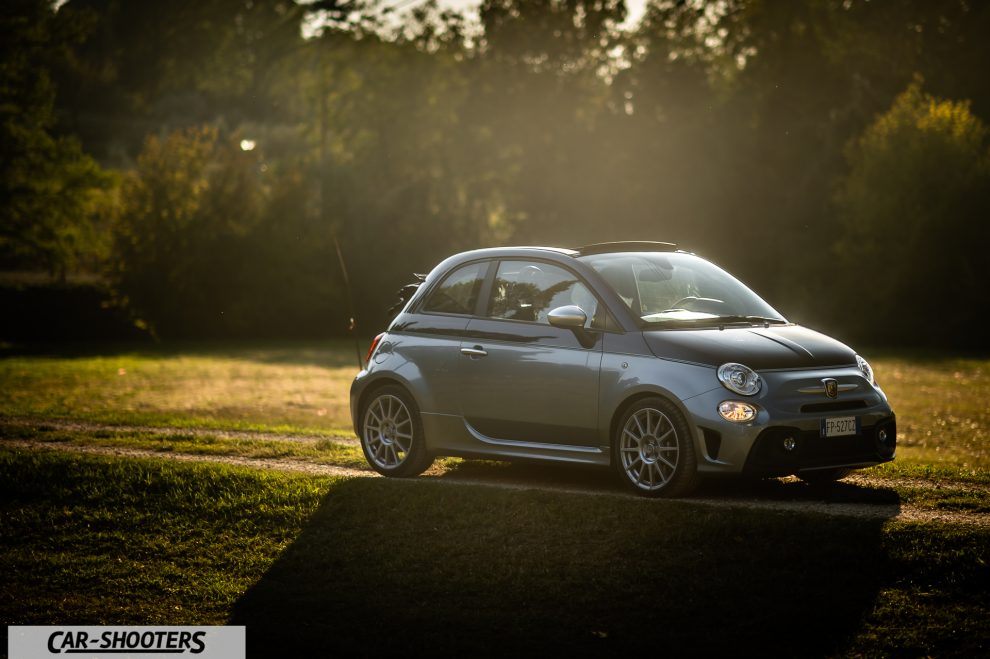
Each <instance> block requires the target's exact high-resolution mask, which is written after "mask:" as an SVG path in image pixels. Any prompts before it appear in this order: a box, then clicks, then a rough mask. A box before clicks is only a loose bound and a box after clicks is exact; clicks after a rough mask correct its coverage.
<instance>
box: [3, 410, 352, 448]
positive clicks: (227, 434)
mask: <svg viewBox="0 0 990 659" xmlns="http://www.w3.org/2000/svg"><path fill="white" fill-rule="evenodd" d="M0 424H3V425H8V426H19V427H23V428H46V429H53V430H64V431H66V432H135V433H146V434H149V435H189V436H191V437H219V438H222V439H247V440H264V441H274V442H309V443H316V442H322V441H327V440H329V441H332V442H337V443H338V444H350V445H351V446H357V443H358V441H357V439H356V438H354V437H344V436H342V435H305V434H302V435H296V434H289V433H272V432H262V431H255V430H213V429H211V428H176V427H167V426H130V425H114V424H111V423H90V422H87V421H63V420H48V419H45V420H39V419H36V418H29V417H0Z"/></svg>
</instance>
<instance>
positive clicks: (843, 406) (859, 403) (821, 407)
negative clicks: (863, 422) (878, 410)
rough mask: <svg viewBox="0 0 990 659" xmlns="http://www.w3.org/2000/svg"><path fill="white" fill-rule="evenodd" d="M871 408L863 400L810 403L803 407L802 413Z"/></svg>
mask: <svg viewBox="0 0 990 659" xmlns="http://www.w3.org/2000/svg"><path fill="white" fill-rule="evenodd" d="M864 407H869V404H868V403H867V402H866V401H865V400H862V399H856V400H836V401H831V402H828V403H808V404H807V405H802V406H801V411H802V412H808V413H811V414H815V413H818V412H841V411H843V410H861V409H863V408H864Z"/></svg>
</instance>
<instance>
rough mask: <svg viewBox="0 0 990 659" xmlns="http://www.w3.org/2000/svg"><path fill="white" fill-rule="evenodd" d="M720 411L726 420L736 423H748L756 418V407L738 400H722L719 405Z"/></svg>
mask: <svg viewBox="0 0 990 659" xmlns="http://www.w3.org/2000/svg"><path fill="white" fill-rule="evenodd" d="M718 413H719V414H720V415H721V416H722V418H723V419H725V420H726V421H733V422H735V423H746V422H747V421H752V420H753V419H755V418H756V408H755V407H753V406H752V405H750V404H749V403H743V402H741V401H738V400H726V401H722V402H721V403H719V405H718Z"/></svg>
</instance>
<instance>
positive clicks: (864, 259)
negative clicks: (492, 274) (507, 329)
mask: <svg viewBox="0 0 990 659" xmlns="http://www.w3.org/2000/svg"><path fill="white" fill-rule="evenodd" d="M6 4H7V6H8V9H5V11H4V12H3V14H2V16H0V67H2V68H0V149H2V153H3V165H2V168H3V169H2V180H0V213H2V226H0V266H2V267H3V269H5V270H25V269H43V270H45V271H46V272H49V273H50V274H51V275H52V276H53V277H55V278H56V279H58V278H64V277H66V276H67V274H68V275H71V274H72V273H78V272H99V273H102V274H103V275H104V276H105V277H106V281H107V282H109V284H108V285H109V287H110V289H111V290H112V293H113V299H114V300H115V301H116V303H117V304H118V305H123V306H124V307H125V308H126V309H128V311H129V313H130V314H131V315H132V316H133V317H134V318H136V319H139V320H140V321H141V322H143V323H146V324H147V325H148V326H149V327H151V328H153V329H154V331H155V332H156V333H158V334H159V335H161V336H165V337H169V336H175V337H177V336H217V337H227V336H243V337H258V336H281V337H289V336H323V335H326V334H337V333H342V332H343V331H344V328H345V327H346V319H347V318H348V316H349V315H350V312H349V310H348V303H347V299H346V297H347V296H346V293H345V289H344V286H343V281H342V274H341V270H340V268H339V266H338V264H337V260H336V251H335V246H336V244H339V245H340V246H341V248H342V251H343V253H344V256H345V259H346V262H347V268H348V270H349V274H350V276H351V280H352V284H353V292H354V305H355V307H356V310H355V312H356V315H357V318H358V323H359V330H360V331H362V332H363V333H366V334H370V333H373V332H374V331H377V330H378V329H379V327H380V326H381V324H382V323H383V316H384V311H383V310H384V309H385V308H387V307H388V306H389V304H390V302H391V301H392V298H393V294H394V290H395V289H396V288H398V286H399V285H401V284H403V283H405V282H406V281H408V280H409V277H410V274H411V273H412V272H414V271H418V272H422V271H426V270H428V269H429V268H430V267H432V266H433V265H434V264H435V263H436V262H438V261H439V260H440V259H441V258H443V257H444V256H446V255H448V254H450V253H452V252H454V251H458V250H461V249H467V248H472V247H481V246H489V245H495V244H509V243H546V244H554V245H564V246H576V245H580V244H583V243H588V242H597V241H604V240H622V239H654V240H668V241H673V242H677V243H678V244H679V245H681V246H683V247H684V248H686V249H688V250H691V251H695V252H697V253H699V254H701V255H703V256H706V257H708V258H711V259H712V260H714V261H715V262H717V263H719V264H721V265H723V266H724V267H726V268H727V269H729V270H730V271H732V272H733V273H735V274H737V275H738V276H739V277H740V278H742V279H743V280H744V281H746V282H747V283H749V284H750V285H751V286H753V287H754V288H755V289H756V290H757V291H758V292H759V293H761V294H762V295H763V296H764V297H766V298H767V299H768V300H769V301H771V303H772V304H774V306H776V307H777V308H778V309H779V310H780V311H781V312H783V313H784V314H785V315H787V316H788V317H789V318H791V319H793V320H797V321H799V322H803V323H805V324H809V325H811V326H813V327H819V328H822V329H825V330H828V331H831V332H835V333H836V334H838V335H839V336H841V337H844V338H849V339H859V340H869V341H874V342H876V343H881V342H882V343H884V344H888V343H900V344H916V345H922V344H943V345H944V344H946V343H947V342H948V343H949V344H950V345H953V346H964V345H970V346H976V345H979V340H980V338H982V331H981V330H980V328H979V327H978V326H977V325H976V320H978V319H979V318H981V317H982V309H981V306H982V301H983V299H984V298H985V297H986V294H985V293H984V285H985V283H986V282H987V279H988V277H987V276H986V275H985V274H984V272H983V271H982V268H981V267H980V266H981V262H980V259H981V255H982V251H983V246H984V245H985V244H986V243H987V238H988V237H990V236H988V229H987V220H988V217H990V214H988V211H990V142H988V136H987V128H986V121H987V120H988V115H990V78H988V76H987V73H986V72H987V66H988V64H990V39H988V38H987V37H990V3H988V2H983V1H974V0H904V1H899V2H877V1H873V2H866V1H865V0H802V1H800V2H799V1H794V2H775V1H773V0H721V1H719V2H701V1H698V0H679V1H675V0H651V1H650V2H649V3H648V5H647V9H646V13H645V16H644V17H643V19H642V21H641V22H640V23H639V24H638V25H636V26H634V27H632V28H629V29H620V24H621V23H622V21H623V20H624V18H625V16H626V7H625V5H624V4H623V2H622V0H484V1H483V2H482V4H481V6H480V9H479V12H478V18H479V19H478V20H477V21H475V20H471V19H468V18H465V17H464V16H461V15H458V14H456V13H454V12H451V11H449V10H443V9H442V8H440V7H438V6H436V5H435V4H432V3H431V2H426V3H422V2H413V3H408V2H402V3H398V4H397V3H396V2H395V0H384V1H383V2H382V1H376V0H370V2H362V1H360V0H355V1H354V2H335V1H333V0H330V1H324V0H319V1H317V2H313V3H309V4H306V5H300V4H296V3H294V2H291V1H289V0H274V1H271V2H257V1H253V0H160V1H156V2H128V1H127V0H69V1H68V2H66V3H65V4H63V5H61V6H60V7H59V8H58V9H55V8H54V7H53V5H52V3H51V2H48V1H46V0H11V2H8V3H6ZM400 5H401V6H402V7H406V8H409V9H411V13H409V14H403V15H402V19H401V20H399V19H397V18H394V16H396V14H393V13H389V10H388V8H389V6H393V7H396V6H400ZM317 24H318V25H322V30H321V31H319V33H318V34H317V35H315V36H310V37H308V38H307V37H304V36H303V35H302V29H301V28H302V27H303V26H304V25H308V26H309V27H310V29H312V27H313V26H314V25H317Z"/></svg>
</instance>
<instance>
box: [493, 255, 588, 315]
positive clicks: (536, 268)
mask: <svg viewBox="0 0 990 659" xmlns="http://www.w3.org/2000/svg"><path fill="white" fill-rule="evenodd" d="M567 304H574V305H577V306H579V307H581V308H582V309H583V310H584V312H585V313H586V314H588V324H589V325H590V324H591V322H592V319H594V318H595V314H596V312H597V311H598V300H597V298H595V296H594V295H593V294H592V293H591V291H589V290H588V288H587V287H586V286H585V285H584V284H582V283H581V282H580V281H578V280H577V279H576V278H575V276H574V275H572V274H571V273H570V272H568V271H567V270H564V269H563V268H560V267H557V266H555V265H551V264H549V263H541V262H539V261H502V262H501V263H500V264H499V266H498V274H497V275H496V276H495V285H494V286H493V287H492V299H491V301H490V304H489V306H488V315H489V316H490V317H492V318H504V319H506V320H526V321H529V322H536V323H543V324H549V323H548V321H547V314H548V313H549V312H550V311H552V310H553V309H556V308H557V307H562V306H564V305H567Z"/></svg>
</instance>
